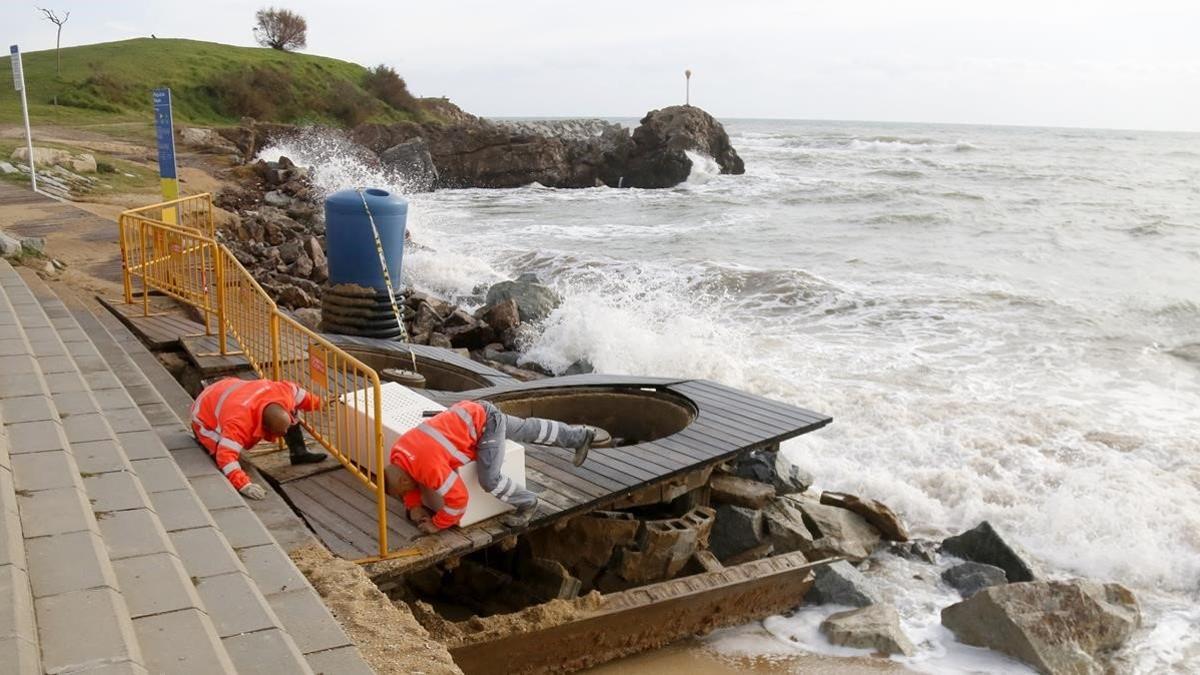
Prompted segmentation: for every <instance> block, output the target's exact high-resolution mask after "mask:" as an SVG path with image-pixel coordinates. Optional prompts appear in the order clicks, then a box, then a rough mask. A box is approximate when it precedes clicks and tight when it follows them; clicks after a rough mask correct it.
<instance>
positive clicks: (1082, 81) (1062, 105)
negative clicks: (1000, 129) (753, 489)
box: [0, 0, 1200, 131]
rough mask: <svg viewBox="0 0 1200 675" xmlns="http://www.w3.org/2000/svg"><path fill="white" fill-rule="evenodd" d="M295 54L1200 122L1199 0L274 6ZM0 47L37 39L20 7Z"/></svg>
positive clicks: (517, 99) (122, 19)
mask: <svg viewBox="0 0 1200 675" xmlns="http://www.w3.org/2000/svg"><path fill="white" fill-rule="evenodd" d="M45 1H46V2H54V3H56V4H54V5H52V8H55V9H59V10H64V11H65V10H70V11H71V18H70V20H69V21H68V23H67V25H66V27H65V28H64V30H63V44H64V46H67V45H77V44H88V43H93V42H105V41H110V40H120V39H125V38H130V37H138V36H147V35H149V34H151V33H154V34H156V35H157V36H158V37H186V38H193V39H199V40H210V41H215V42H224V43H229V44H237V45H253V44H254V42H253V36H252V34H251V28H252V26H253V23H254V12H255V10H256V9H258V8H260V7H262V6H263V5H260V4H258V3H246V2H233V1H230V0H205V1H204V2H195V1H194V0H192V1H189V2H179V1H175V0H155V1H154V2H149V1H143V0H86V1H84V0H45ZM277 6H279V7H286V8H288V9H291V10H293V11H296V12H298V13H300V14H301V15H303V16H304V17H305V18H306V19H307V21H308V26H309V30H308V47H307V49H305V50H304V51H306V52H308V53H313V54H320V55H323V56H331V57H335V58H339V59H345V60H348V61H355V62H358V63H362V64H364V65H374V64H378V63H385V64H388V65H390V66H392V67H394V68H395V69H396V70H397V71H398V72H399V73H400V74H401V75H402V76H403V77H404V78H405V79H406V80H407V82H408V85H409V88H410V89H411V90H412V91H413V92H414V93H416V94H417V95H421V96H448V97H449V98H450V99H452V100H453V101H455V102H456V103H458V104H459V105H460V106H462V107H463V108H464V109H466V110H468V111H469V112H473V113H475V114H479V115H485V116H605V117H639V116H641V115H643V114H645V112H646V111H648V110H652V109H655V108H659V107H663V106H665V105H672V104H676V103H682V102H683V99H684V95H685V94H684V84H685V83H684V75H683V73H684V70H685V69H688V68H690V69H691V70H692V72H693V76H692V81H691V101H692V103H693V104H695V105H699V106H701V107H703V108H705V109H706V110H708V111H709V112H711V113H712V114H714V115H715V116H717V117H718V118H726V119H728V118H741V117H759V118H794V119H834V120H872V121H903V122H950V123H973V124H1014V125H1031V126H1075V127H1100V128H1125V129H1162V130H1186V131H1200V38H1198V37H1197V35H1200V3H1198V2H1194V1H1193V2H1161V1H1156V0H1138V1H1136V2H1134V1H1132V0H1130V1H1128V2H1106V1H1104V0H1092V1H1087V2H1085V1H1083V0H1080V1H1077V2H1066V1H1062V0H1044V1H1042V2H1028V1H1026V0H1006V1H1004V2H994V1H989V0H975V1H970V0H957V1H954V2H942V1H924V0H905V1H900V0H886V1H884V0H862V1H858V0H794V1H791V2H779V1H774V0H742V1H739V2H735V1H733V0H726V1H725V2H710V1H709V0H691V1H689V2H679V1H676V0H641V1H640V2H627V1H625V0H609V1H608V2H601V3H597V2H567V1H565V0H560V1H558V2H543V1H540V0H538V1H526V2H521V1H518V0H510V1H509V2H495V1H494V0H493V1H491V2H475V1H473V0H465V1H457V2H423V3H408V2H396V1H394V0H393V1H383V0H376V1H367V0H340V1H339V2H336V3H333V2H329V1H328V0H323V1H317V0H301V1H291V2H282V3H278V4H277ZM0 40H4V41H5V44H12V43H18V44H20V45H21V48H22V49H23V50H24V51H34V50H37V49H45V48H52V47H53V46H54V26H53V25H51V24H49V23H47V22H46V21H44V20H41V19H40V15H39V13H38V12H37V11H36V10H35V8H34V5H33V4H31V3H28V2H26V1H25V0H5V2H3V3H2V4H0Z"/></svg>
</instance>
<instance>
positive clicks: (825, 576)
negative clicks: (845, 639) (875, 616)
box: [804, 560, 880, 607]
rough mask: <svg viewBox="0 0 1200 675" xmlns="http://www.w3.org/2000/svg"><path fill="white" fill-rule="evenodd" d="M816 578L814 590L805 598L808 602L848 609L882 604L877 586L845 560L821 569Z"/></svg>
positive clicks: (810, 590)
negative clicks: (842, 606)
mask: <svg viewBox="0 0 1200 675" xmlns="http://www.w3.org/2000/svg"><path fill="white" fill-rule="evenodd" d="M815 576H816V578H815V579H814V580H813V585H812V588H811V589H809V591H808V594H807V595H805V596H804V599H805V601H806V602H811V603H813V604H817V605H845V606H847V607H866V606H868V605H874V604H878V603H879V602H880V595H879V589H877V588H876V587H875V584H873V583H871V581H870V580H869V579H867V578H866V577H865V576H863V573H862V572H859V571H858V570H857V569H855V567H854V565H851V564H850V563H849V562H847V561H845V560H839V561H837V562H835V563H833V564H832V565H826V566H824V567H821V568H819V569H818V570H817V571H816V575H815Z"/></svg>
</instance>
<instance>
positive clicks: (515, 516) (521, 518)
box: [500, 499, 541, 527]
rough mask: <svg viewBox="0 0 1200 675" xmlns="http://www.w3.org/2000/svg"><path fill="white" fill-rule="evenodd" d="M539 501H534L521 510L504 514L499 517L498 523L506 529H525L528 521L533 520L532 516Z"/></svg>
mask: <svg viewBox="0 0 1200 675" xmlns="http://www.w3.org/2000/svg"><path fill="white" fill-rule="evenodd" d="M540 503H541V500H540V499H539V500H535V501H534V502H533V503H532V504H530V505H528V506H526V507H525V508H523V509H517V510H516V511H513V512H512V513H506V514H504V515H502V516H500V522H501V523H503V524H504V525H505V526H506V527H525V526H526V525H528V524H529V521H531V520H533V514H535V513H537V510H538V505H539V504H540Z"/></svg>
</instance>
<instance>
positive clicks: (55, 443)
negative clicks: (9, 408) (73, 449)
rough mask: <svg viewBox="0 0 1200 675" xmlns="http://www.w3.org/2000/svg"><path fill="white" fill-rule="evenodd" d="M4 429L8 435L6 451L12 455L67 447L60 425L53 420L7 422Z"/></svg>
mask: <svg viewBox="0 0 1200 675" xmlns="http://www.w3.org/2000/svg"><path fill="white" fill-rule="evenodd" d="M4 430H5V433H6V434H7V435H8V451H9V453H10V454H13V455H20V454H24V453H26V452H46V451H49V450H60V451H61V450H66V449H67V444H66V439H65V438H64V437H63V433H62V426H60V425H59V423H58V422H55V421H41V422H21V423H19V424H9V425H8V426H6V427H5V428H4Z"/></svg>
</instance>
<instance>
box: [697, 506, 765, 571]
mask: <svg viewBox="0 0 1200 675" xmlns="http://www.w3.org/2000/svg"><path fill="white" fill-rule="evenodd" d="M763 536H764V532H763V514H762V511H755V510H754V509H747V508H744V507H741V506H731V505H729V504H722V505H720V506H718V507H717V522H716V523H715V524H714V525H713V528H712V534H711V535H710V538H709V542H708V548H709V549H710V550H711V551H712V552H713V555H715V556H717V558H719V559H721V560H724V559H726V558H730V557H732V556H734V555H736V554H738V553H741V552H742V551H745V550H747V549H751V548H754V547H755V546H758V545H759V544H761V543H762V542H763Z"/></svg>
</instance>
